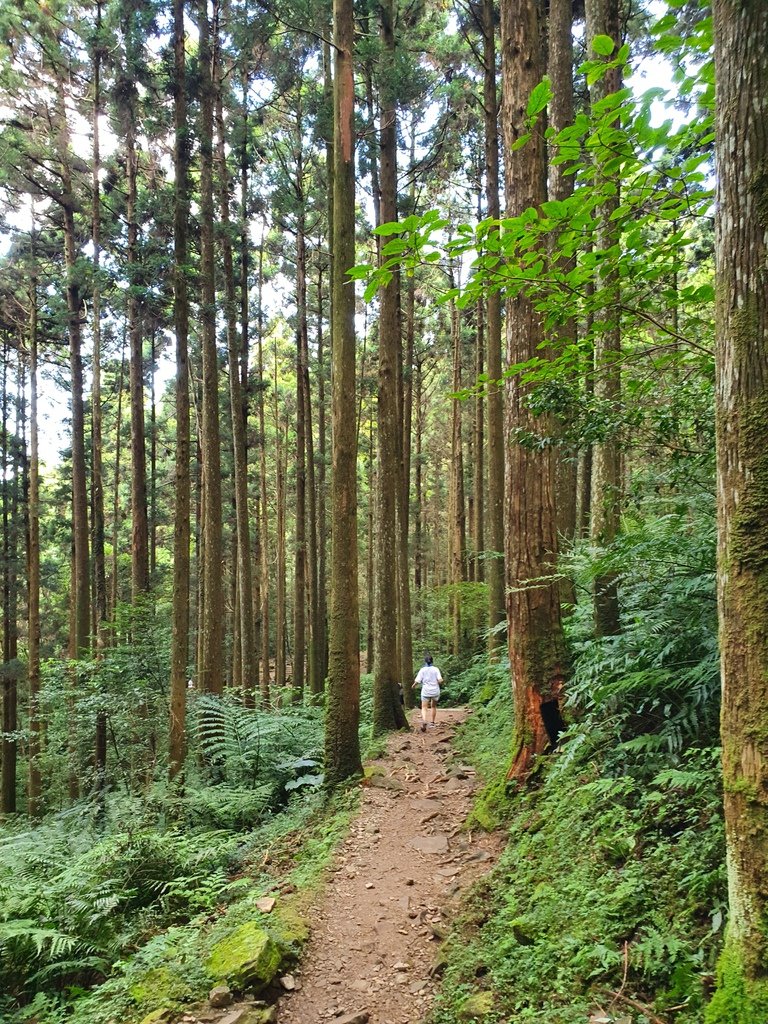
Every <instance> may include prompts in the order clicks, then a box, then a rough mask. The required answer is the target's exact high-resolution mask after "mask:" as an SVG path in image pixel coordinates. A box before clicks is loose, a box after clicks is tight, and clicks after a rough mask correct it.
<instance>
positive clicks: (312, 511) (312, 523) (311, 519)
mask: <svg viewBox="0 0 768 1024" xmlns="http://www.w3.org/2000/svg"><path fill="white" fill-rule="evenodd" d="M308 359H309V352H307V363H306V364H305V366H304V372H305V378H304V388H303V391H304V423H305V427H306V437H305V443H306V452H307V580H308V584H309V585H308V588H307V592H308V598H309V623H310V640H311V645H310V648H309V672H308V681H309V692H310V693H311V694H312V695H313V696H315V697H317V696H318V695H319V694H321V693H322V692H323V683H324V678H325V677H324V676H323V675H322V674H321V664H322V653H321V650H320V644H321V636H320V604H319V579H318V551H317V543H318V537H317V481H316V478H315V440H314V434H313V428H312V393H311V389H310V386H309V366H308Z"/></svg>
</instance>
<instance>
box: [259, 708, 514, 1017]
mask: <svg viewBox="0 0 768 1024" xmlns="http://www.w3.org/2000/svg"><path fill="white" fill-rule="evenodd" d="M466 715H467V712H466V710H465V709H448V710H444V711H440V712H439V717H440V722H439V723H438V725H437V727H436V728H435V729H429V730H428V731H427V732H426V733H425V734H422V733H421V732H417V731H414V732H412V733H411V734H410V736H406V734H404V733H396V734H394V735H393V736H391V737H390V739H389V743H388V751H387V755H386V757H385V758H382V759H381V760H380V761H379V762H378V765H379V767H380V769H381V770H382V774H379V775H375V776H373V778H372V779H371V780H370V784H369V785H367V786H366V787H365V789H364V793H363V797H362V801H361V810H360V814H359V816H358V817H357V819H356V820H355V822H354V823H353V825H352V828H351V830H350V833H349V836H348V837H347V840H346V841H345V843H344V844H343V846H342V848H341V850H340V851H339V853H338V855H337V859H336V863H335V865H334V869H333V873H332V876H331V879H330V882H329V884H328V887H327V889H326V890H325V892H324V893H323V895H322V897H321V899H320V901H319V904H318V906H317V907H316V910H315V912H314V914H313V916H312V921H313V927H312V935H311V937H310V940H309V942H308V944H307V946H306V948H305V952H304V955H303V957H302V961H301V964H300V968H299V970H297V971H296V972H294V973H295V977H296V981H297V982H298V984H297V985H296V986H295V989H294V990H293V991H291V992H288V993H286V994H285V995H283V996H282V997H281V999H280V1003H279V1020H280V1024H323V1022H325V1021H333V1022H334V1024H365V1022H369V1024H418V1022H420V1021H422V1020H423V1019H424V1017H425V1015H426V1012H427V1009H428V1007H429V1004H430V1001H431V999H432V995H433V992H434V988H435V984H436V982H435V979H434V967H435V961H436V957H437V954H438V952H439V942H440V940H441V938H442V936H443V935H445V933H446V929H447V926H448V924H449V923H450V919H451V916H452V913H453V912H454V911H455V909H456V905H457V898H458V897H459V896H460V894H461V892H462V891H463V890H464V889H465V888H466V886H467V885H468V884H469V883H470V882H471V881H473V880H474V879H476V878H478V877H479V876H480V875H482V874H484V873H485V872H487V871H488V870H489V867H490V865H491V863H492V862H493V860H495V858H496V856H497V854H498V852H499V843H500V840H499V837H497V836H493V835H486V834H484V833H481V834H474V833H473V834H469V833H466V832H463V831H462V830H461V826H462V824H463V822H464V820H465V818H466V816H467V813H468V812H469V809H470V806H471V802H472V793H473V791H474V788H475V783H474V778H473V775H472V773H471V769H461V771H460V772H459V773H458V776H457V774H456V772H455V771H453V772H452V771H451V770H450V768H449V766H448V761H449V758H450V755H451V748H450V743H449V742H446V740H449V739H450V736H451V735H452V733H453V731H454V729H455V727H456V725H457V724H458V723H459V722H460V721H462V720H463V719H464V718H465V717H466ZM415 722H416V720H415V718H414V720H413V722H412V725H414V724H415ZM377 779H378V780H391V783H389V784H387V783H385V784H384V785H382V782H381V781H379V782H376V780H377ZM374 783H375V784H374ZM393 783H397V785H394V784H393Z"/></svg>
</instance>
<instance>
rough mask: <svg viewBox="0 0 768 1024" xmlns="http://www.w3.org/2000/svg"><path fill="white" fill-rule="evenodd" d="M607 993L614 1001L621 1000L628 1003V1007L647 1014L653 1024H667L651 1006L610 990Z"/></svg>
mask: <svg viewBox="0 0 768 1024" xmlns="http://www.w3.org/2000/svg"><path fill="white" fill-rule="evenodd" d="M607 991H608V995H609V996H611V997H612V998H613V999H619V1000H620V1001H621V1002H622V1003H626V1004H627V1006H631V1007H632V1008H633V1009H635V1010H637V1011H638V1012H639V1013H642V1014H645V1016H646V1017H647V1018H648V1020H649V1021H650V1022H651V1024H667V1021H665V1020H662V1018H661V1017H658V1016H657V1015H656V1014H655V1013H654V1012H653V1010H652V1009H651V1008H650V1006H647V1005H646V1004H645V1003H641V1002H640V1001H639V1000H638V999H632V997H631V996H625V995H624V994H623V993H622V992H612V991H611V990H610V989H608V990H607Z"/></svg>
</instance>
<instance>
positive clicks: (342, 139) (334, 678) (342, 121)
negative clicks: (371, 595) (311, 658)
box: [325, 0, 362, 786]
mask: <svg viewBox="0 0 768 1024" xmlns="http://www.w3.org/2000/svg"><path fill="white" fill-rule="evenodd" d="M333 35H334V40H333V41H334V45H335V68H334V72H335V73H334V82H333V122H334V145H333V257H332V259H333V269H332V279H331V280H332V295H333V297H332V307H331V308H332V313H331V343H332V360H333V378H332V385H333V397H332V402H333V433H332V437H333V476H332V491H331V509H332V528H331V529H332V536H331V615H330V637H329V645H328V647H329V649H328V654H329V659H328V696H327V700H326V713H325V773H326V781H327V783H328V785H329V786H335V785H337V784H338V783H340V782H342V781H343V780H344V779H347V778H349V777H351V776H356V775H359V774H360V773H361V772H362V765H361V762H360V741H359V738H358V727H359V723H360V650H359V648H360V639H359V629H360V622H359V606H358V590H357V587H358V583H357V545H356V544H350V543H349V540H350V538H353V537H357V436H356V435H357V422H356V416H355V407H354V405H353V403H352V402H351V401H350V395H354V394H355V393H356V388H355V292H354V289H353V288H351V287H350V285H349V283H348V279H347V278H346V271H347V270H348V269H349V268H350V267H352V266H353V265H354V263H355V127H354V116H355V81H354V72H353V52H354V36H355V15H354V5H353V3H352V0H333Z"/></svg>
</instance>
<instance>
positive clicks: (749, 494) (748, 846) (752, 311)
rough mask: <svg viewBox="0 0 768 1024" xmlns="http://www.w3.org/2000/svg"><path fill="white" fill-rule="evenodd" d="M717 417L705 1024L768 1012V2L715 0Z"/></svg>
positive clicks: (742, 1023) (740, 1022)
mask: <svg viewBox="0 0 768 1024" xmlns="http://www.w3.org/2000/svg"><path fill="white" fill-rule="evenodd" d="M713 11H714V26H715V71H716V75H717V114H716V118H717V120H716V128H715V130H716V135H715V139H716V143H715V146H716V160H717V172H718V179H717V204H716V209H717V222H716V288H715V290H716V295H717V306H716V332H717V342H716V370H717V377H716V423H717V448H718V456H717V495H718V527H719V529H718V534H719V537H718V607H719V618H720V657H721V671H722V693H723V702H722V712H721V731H722V747H723V779H724V787H723V788H724V794H725V832H726V850H727V863H728V902H729V918H728V927H727V932H726V940H725V948H724V951H723V954H722V956H721V958H720V964H719V972H718V989H717V991H716V993H715V996H714V999H713V1001H712V1003H711V1005H710V1006H709V1008H708V1010H707V1013H706V1017H705V1019H706V1021H707V1024H726V1022H727V1024H752V1022H756V1021H762V1020H766V1019H768V976H767V975H766V962H767V958H768V936H767V935H766V929H765V921H766V916H767V915H768V814H766V806H767V804H768V795H767V794H768V729H766V718H767V717H768V711H766V709H767V708H768V640H766V633H765V623H766V621H768V518H766V508H768V431H767V430H766V424H767V423H768V279H766V274H765V267H766V260H767V259H768V245H766V229H767V228H768V175H767V174H766V167H768V48H766V45H765V41H766V39H768V7H766V5H765V4H764V3H761V2H759V0H747V2H739V3H736V2H734V0H716V2H715V3H714V5H713Z"/></svg>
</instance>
